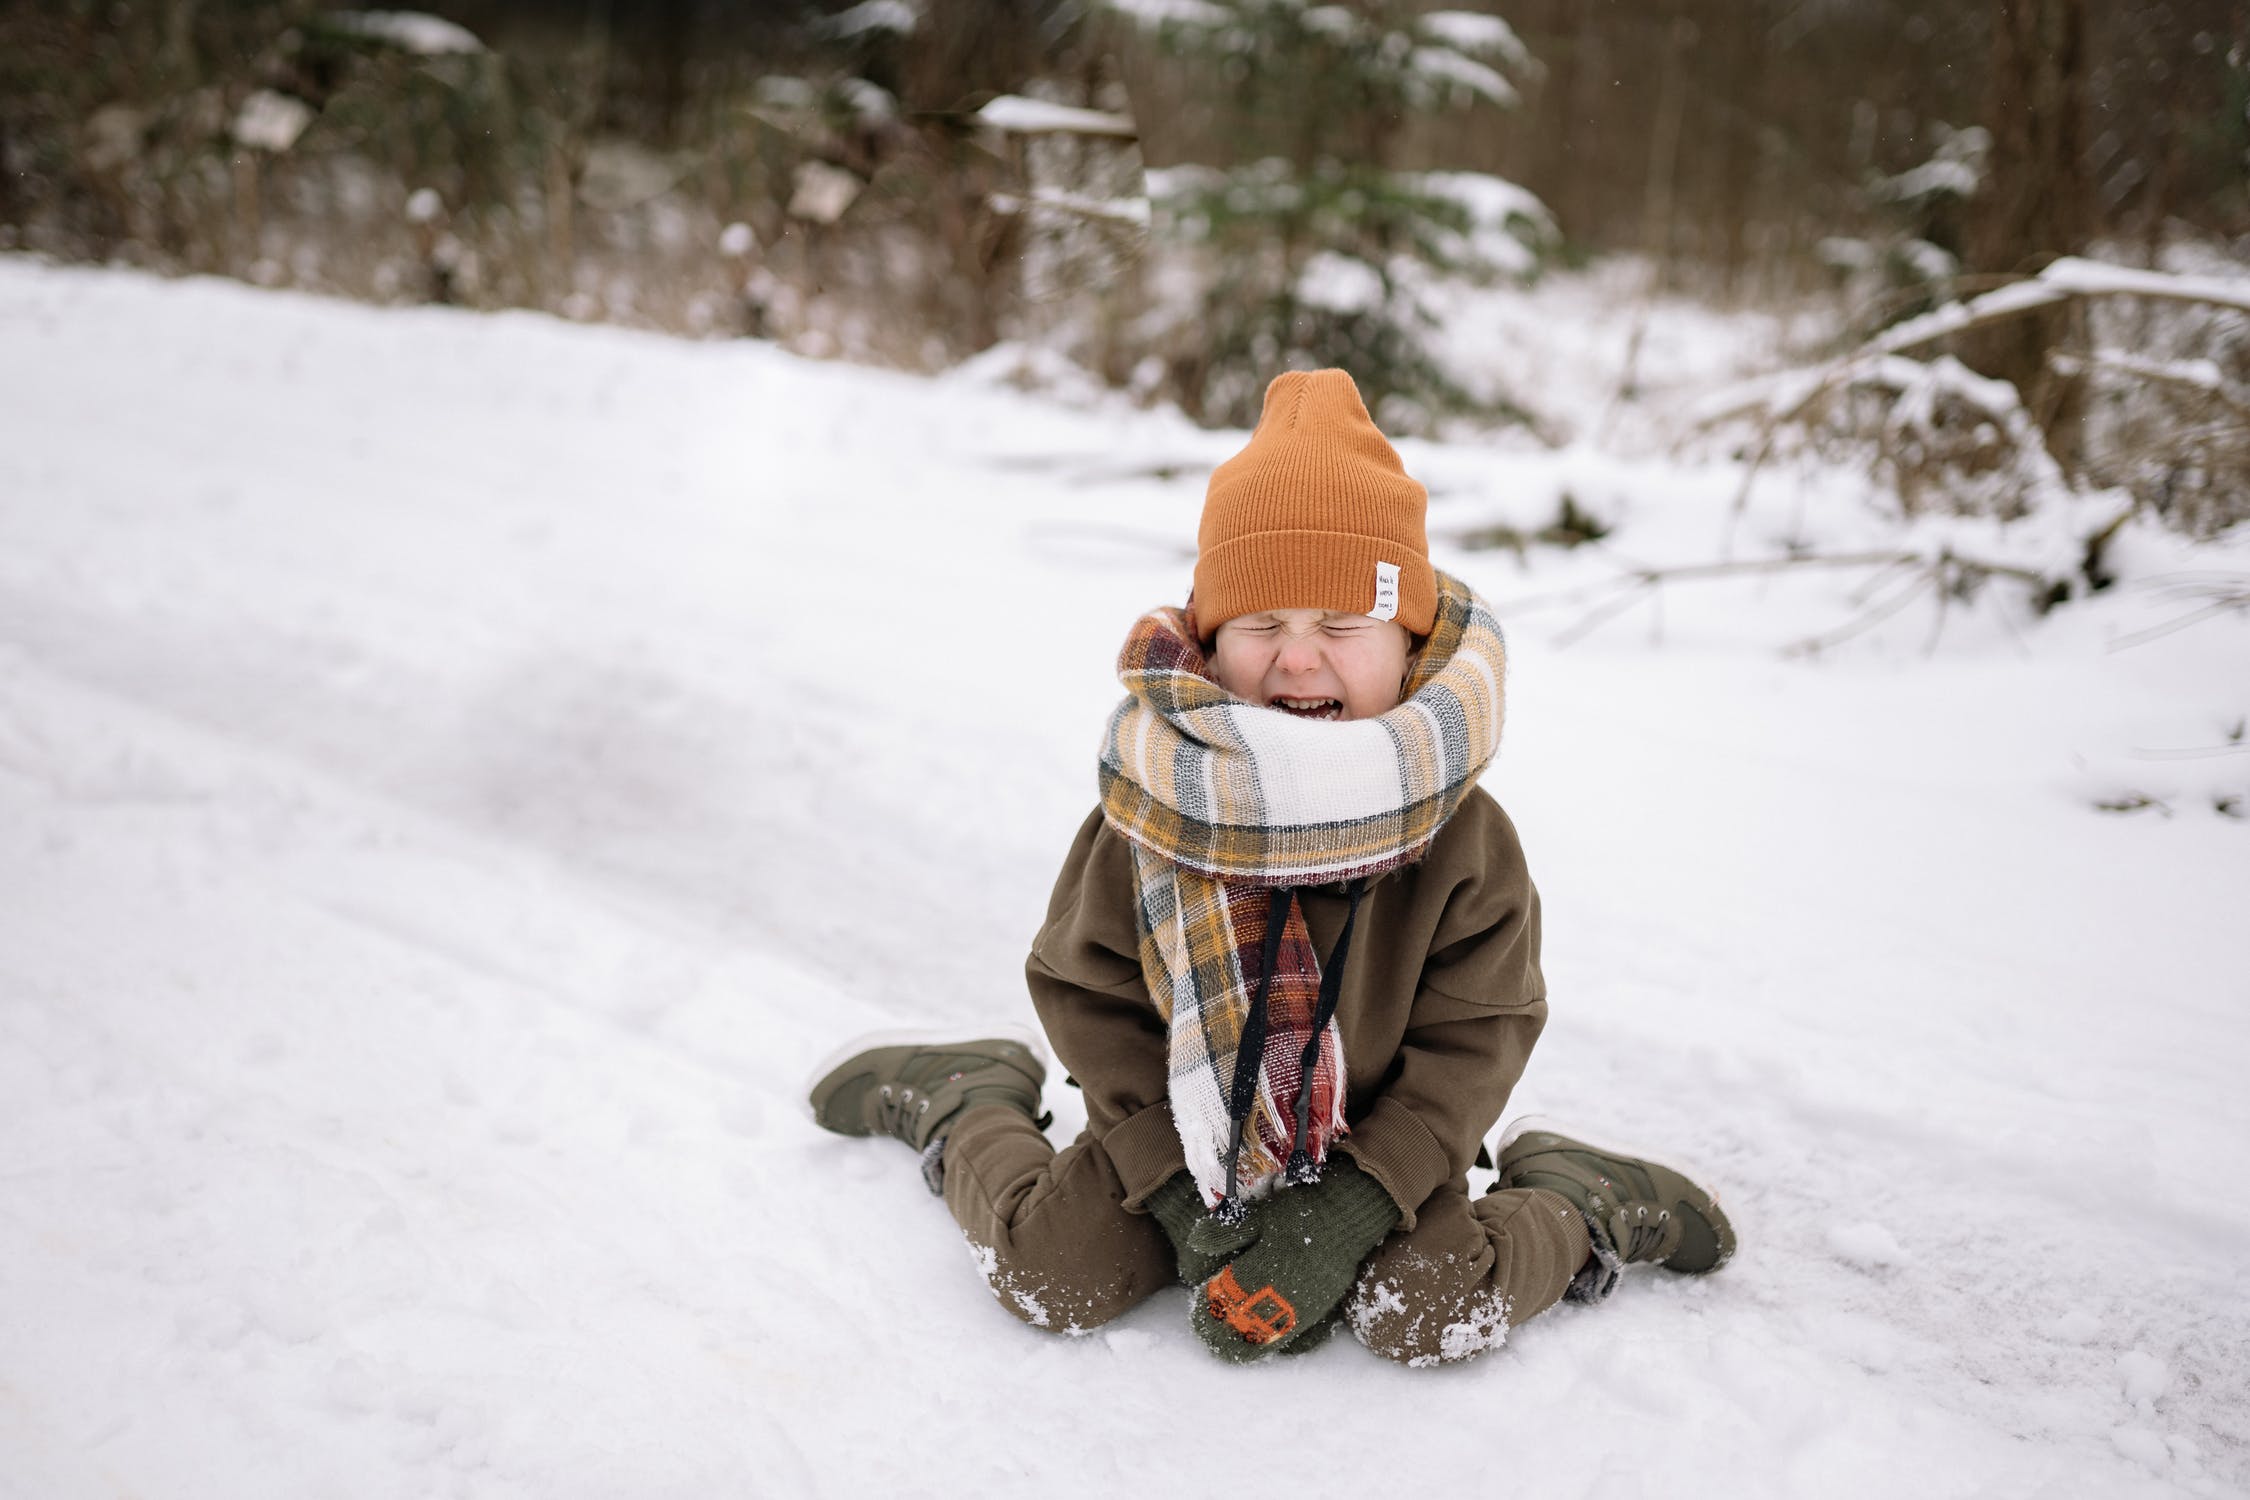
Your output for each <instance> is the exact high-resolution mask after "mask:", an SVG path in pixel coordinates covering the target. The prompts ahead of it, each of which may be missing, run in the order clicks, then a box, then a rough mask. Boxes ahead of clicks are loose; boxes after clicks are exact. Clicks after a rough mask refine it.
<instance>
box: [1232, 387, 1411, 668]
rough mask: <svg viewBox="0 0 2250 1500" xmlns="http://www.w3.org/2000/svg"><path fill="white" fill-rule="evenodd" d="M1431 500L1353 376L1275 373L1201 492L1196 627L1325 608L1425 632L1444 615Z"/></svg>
mask: <svg viewBox="0 0 2250 1500" xmlns="http://www.w3.org/2000/svg"><path fill="white" fill-rule="evenodd" d="M1428 509H1429V492H1428V491H1427V490H1425V489H1423V488H1422V486H1421V485H1419V484H1417V483H1415V482H1414V481H1413V480H1412V479H1409V478H1407V476H1406V467H1405V465H1403V464H1401V463H1400V462H1399V457H1398V452H1397V450H1396V449H1394V448H1392V447H1391V445H1390V443H1389V442H1388V441H1386V440H1385V439H1384V437H1383V434H1382V433H1381V432H1379V431H1377V430H1376V427H1375V420H1374V418H1372V417H1370V416H1368V414H1367V406H1366V404H1365V403H1364V402H1362V401H1361V400H1360V399H1359V387H1358V386H1355V385H1353V384H1352V378H1351V376H1349V375H1347V374H1345V373H1344V372H1343V371H1342V370H1312V371H1300V370H1292V371H1291V372H1290V373H1288V374H1286V375H1280V376H1276V377H1275V378H1274V382H1273V384H1271V385H1269V386H1267V387H1266V404H1265V409H1264V410H1263V411H1261V412H1260V413H1259V415H1258V425H1257V428H1256V430H1254V431H1253V432H1252V433H1251V434H1250V441H1249V443H1248V444H1247V445H1246V446H1245V447H1244V448H1243V450H1242V451H1241V452H1240V453H1237V454H1236V455H1235V456H1234V457H1232V458H1230V459H1228V460H1227V461H1226V462H1225V463H1223V464H1221V465H1219V467H1218V468H1217V469H1215V470H1214V471H1212V474H1211V487H1210V489H1209V490H1208V491H1207V492H1206V493H1205V495H1204V498H1203V525H1202V528H1201V529H1200V531H1198V533H1197V535H1196V556H1195V599H1194V612H1195V626H1196V630H1197V631H1198V632H1199V633H1200V634H1201V635H1202V636H1203V637H1204V639H1206V640H1208V639H1210V638H1211V636H1212V635H1214V634H1216V633H1217V631H1218V628H1219V627H1220V626H1221V625H1224V624H1225V623H1226V622H1227V621H1229V620H1231V619H1233V618H1235V616H1237V615H1247V614H1255V613H1257V612H1258V611H1260V610H1267V609H1324V610H1333V611H1336V612H1339V613H1343V614H1354V615H1373V616H1374V617H1375V618H1376V619H1378V620H1394V619H1395V620H1396V621H1398V623H1399V624H1401V625H1403V626H1405V627H1406V628H1407V630H1409V631H1410V632H1412V633H1413V634H1415V635H1427V634H1428V633H1429V630H1430V623H1431V621H1432V620H1433V619H1434V618H1435V617H1436V614H1437V575H1436V574H1435V573H1434V572H1432V571H1431V568H1430V548H1429V542H1428V540H1427V538H1426V536H1425V535H1424V532H1423V527H1422V518H1423V514H1424V512H1426V511H1427V510H1428Z"/></svg>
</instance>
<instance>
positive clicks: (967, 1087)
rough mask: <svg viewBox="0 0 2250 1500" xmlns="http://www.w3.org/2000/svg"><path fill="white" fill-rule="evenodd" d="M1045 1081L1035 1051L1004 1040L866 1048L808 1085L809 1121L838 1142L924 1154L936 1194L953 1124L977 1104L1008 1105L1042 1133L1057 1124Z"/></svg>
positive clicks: (926, 1177)
mask: <svg viewBox="0 0 2250 1500" xmlns="http://www.w3.org/2000/svg"><path fill="white" fill-rule="evenodd" d="M1046 1078H1047V1067H1046V1064H1044V1063H1042V1062H1041V1061H1040V1060H1039V1055H1038V1054H1037V1053H1036V1052H1034V1051H1032V1050H1031V1048H1029V1047H1027V1046H1025V1045H1024V1044H1023V1043H1022V1042H1018V1041H1012V1040H1009V1039H1007V1038H1003V1037H988V1038H986V1039H984V1040H982V1041H975V1042H952V1043H907V1044H904V1045H899V1046H889V1047H864V1048H860V1049H859V1050H856V1051H852V1052H850V1053H849V1054H848V1055H847V1056H846V1057H845V1058H844V1060H843V1061H842V1062H840V1063H838V1064H836V1065H835V1066H834V1067H832V1068H830V1069H829V1070H828V1071H827V1072H825V1073H823V1074H822V1075H821V1076H820V1078H819V1080H818V1081H817V1082H815V1083H814V1084H813V1086H812V1111H813V1119H814V1120H816V1121H818V1122H819V1124H820V1126H821V1128H822V1129H824V1130H833V1131H835V1132H836V1133H837V1134H838V1135H893V1136H897V1137H898V1138H899V1139H900V1140H902V1141H904V1142H906V1144H908V1145H909V1146H912V1147H913V1148H914V1149H915V1150H917V1151H919V1152H921V1153H922V1180H923V1181H924V1182H927V1183H928V1184H929V1185H930V1191H931V1192H933V1193H936V1192H941V1191H943V1183H944V1173H945V1136H946V1132H947V1131H948V1130H950V1129H951V1128H952V1125H953V1121H954V1118H955V1117H956V1116H958V1115H959V1114H960V1113H961V1112H962V1111H963V1110H967V1109H972V1108H974V1107H975V1106H977V1105H980V1104H1006V1105H1010V1106H1012V1107H1014V1108H1016V1109H1020V1110H1022V1111H1023V1112H1024V1114H1025V1115H1027V1116H1029V1117H1030V1119H1031V1120H1032V1122H1033V1123H1034V1124H1036V1125H1038V1126H1039V1128H1040V1129H1042V1130H1044V1129H1046V1127H1047V1126H1048V1124H1049V1123H1050V1122H1051V1121H1052V1120H1053V1119H1054V1116H1052V1115H1046V1114H1041V1113H1040V1110H1039V1088H1040V1085H1041V1084H1043V1083H1044V1082H1045V1081H1046Z"/></svg>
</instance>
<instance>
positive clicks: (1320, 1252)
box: [1191, 1155, 1399, 1362]
mask: <svg viewBox="0 0 2250 1500" xmlns="http://www.w3.org/2000/svg"><path fill="white" fill-rule="evenodd" d="M1398 1220H1399V1212H1398V1205H1397V1204H1395V1203H1393V1202H1392V1201H1391V1195H1390V1194H1389V1193H1387V1192H1385V1191H1384V1190H1383V1186H1382V1184H1381V1183H1379V1182H1377V1181H1376V1180H1375V1179H1374V1178H1372V1177H1370V1176H1368V1175H1367V1174H1366V1173H1365V1172H1363V1171H1361V1170H1360V1169H1359V1166H1358V1164H1357V1163H1355V1162H1354V1161H1352V1159H1351V1158H1350V1157H1348V1156H1343V1155H1337V1156H1333V1157H1330V1158H1329V1160H1328V1164H1327V1166H1326V1167H1325V1168H1324V1169H1323V1171H1322V1173H1321V1178H1320V1180H1319V1181H1318V1182H1313V1183H1307V1184H1305V1185H1304V1186H1302V1187H1293V1188H1284V1189H1282V1190H1281V1191H1280V1192H1277V1193H1275V1194H1274V1195H1273V1196H1272V1197H1271V1198H1268V1199H1265V1200H1264V1201H1262V1202H1259V1203H1256V1204H1253V1205H1252V1206H1251V1213H1250V1216H1249V1218H1248V1219H1247V1221H1246V1224H1245V1227H1248V1228H1253V1229H1255V1230H1256V1232H1257V1239H1256V1240H1255V1242H1253V1243H1252V1244H1251V1245H1250V1246H1249V1248H1247V1249H1245V1250H1243V1251H1242V1252H1241V1253H1240V1254H1238V1255H1236V1256H1235V1257H1234V1259H1233V1260H1232V1261H1230V1262H1228V1263H1227V1264H1226V1265H1223V1266H1221V1267H1220V1268H1219V1270H1218V1271H1217V1272H1216V1273H1215V1274H1214V1275H1212V1276H1211V1277H1210V1279H1209V1280H1207V1281H1206V1282H1205V1283H1204V1285H1203V1291H1202V1293H1201V1295H1200V1296H1199V1297H1198V1298H1197V1301H1196V1304H1195V1307H1194V1309H1193V1311H1192V1313H1191V1316H1192V1317H1193V1319H1194V1322H1195V1334H1196V1337H1197V1338H1200V1339H1201V1340H1203V1342H1204V1343H1205V1344H1207V1345H1209V1346H1210V1349H1211V1352H1212V1353H1214V1354H1216V1355H1218V1356H1219V1357H1220V1358H1221V1359H1228V1360H1235V1361H1238V1362H1247V1361H1250V1360H1255V1359H1263V1358H1264V1357H1265V1356H1267V1355H1269V1354H1277V1353H1286V1352H1288V1351H1289V1348H1290V1346H1291V1345H1292V1344H1294V1343H1295V1342H1297V1341H1298V1340H1300V1339H1303V1338H1305V1337H1307V1336H1308V1335H1311V1334H1313V1332H1314V1331H1315V1330H1316V1329H1319V1328H1322V1327H1323V1326H1325V1325H1326V1324H1327V1322H1328V1318H1329V1314H1331V1313H1333V1312H1334V1311H1335V1310H1336V1307H1337V1305H1338V1304H1340V1303H1341V1302H1342V1301H1343V1300H1344V1294H1345V1293H1346V1292H1349V1291H1350V1290H1351V1288H1352V1283H1353V1281H1355V1280H1356V1279H1357V1278H1358V1276H1359V1267H1360V1262H1362V1261H1364V1260H1366V1259H1367V1257H1368V1256H1369V1255H1370V1254H1372V1253H1373V1251H1374V1249H1375V1247H1376V1246H1377V1245H1380V1244H1381V1243H1382V1242H1383V1236H1385V1235H1387V1234H1389V1233H1390V1232H1391V1229H1392V1226H1394V1225H1396V1224H1397V1223H1398Z"/></svg>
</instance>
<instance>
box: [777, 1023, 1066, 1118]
mask: <svg viewBox="0 0 2250 1500" xmlns="http://www.w3.org/2000/svg"><path fill="white" fill-rule="evenodd" d="M960 1042H1014V1043H1016V1044H1017V1045H1018V1046H1020V1047H1022V1048H1023V1049H1024V1050H1025V1051H1027V1052H1029V1053H1030V1054H1031V1055H1032V1056H1033V1057H1035V1058H1037V1059H1038V1060H1039V1066H1040V1067H1041V1068H1042V1069H1045V1068H1051V1067H1052V1066H1053V1065H1054V1059H1053V1058H1051V1057H1049V1056H1048V1055H1047V1039H1046V1038H1045V1037H1043V1036H1041V1035H1040V1034H1039V1033H1037V1032H1035V1031H1032V1030H1031V1029H1030V1028H1028V1027H1024V1026H1017V1025H1013V1024H1009V1025H1004V1026H988V1027H985V1028H984V1029H982V1030H980V1031H978V1032H976V1033H975V1034H974V1035H971V1034H969V1032H968V1028H966V1027H962V1026H898V1027H892V1028H890V1029H888V1030H884V1031H869V1032H865V1033H863V1034H861V1035H859V1036H856V1037H854V1038H852V1040H850V1041H848V1042H845V1043H844V1044H843V1045H842V1046H840V1047H837V1048H836V1049H835V1050H834V1051H832V1052H830V1053H829V1054H828V1055H827V1056H826V1057H823V1058H822V1059H821V1060H820V1061H819V1062H818V1063H816V1064H814V1066H813V1070H812V1072H811V1073H809V1074H807V1075H806V1077H805V1081H804V1085H803V1086H802V1087H801V1088H799V1089H798V1090H797V1098H798V1099H799V1100H800V1101H801V1102H802V1107H803V1109H804V1111H805V1118H806V1119H808V1120H811V1121H813V1122H815V1123H816V1124H817V1123H818V1122H819V1120H820V1112H819V1111H818V1110H816V1109H815V1108H813V1102H812V1095H813V1090H814V1089H816V1088H818V1087H819V1086H820V1084H821V1083H822V1082H823V1081H824V1080H825V1079H826V1078H827V1077H828V1075H829V1074H831V1073H833V1072H835V1071H836V1070H837V1069H838V1068H840V1067H842V1066H843V1065H844V1064H845V1063H847V1062H849V1061H851V1059H853V1058H855V1057H857V1056H858V1055H859V1054H860V1053H862V1052H869V1051H872V1050H874V1049H875V1048H877V1047H946V1046H952V1045H954V1044H956V1043H960ZM1041 1082H1042V1083H1044V1082H1045V1079H1044V1078H1042V1079H1041Z"/></svg>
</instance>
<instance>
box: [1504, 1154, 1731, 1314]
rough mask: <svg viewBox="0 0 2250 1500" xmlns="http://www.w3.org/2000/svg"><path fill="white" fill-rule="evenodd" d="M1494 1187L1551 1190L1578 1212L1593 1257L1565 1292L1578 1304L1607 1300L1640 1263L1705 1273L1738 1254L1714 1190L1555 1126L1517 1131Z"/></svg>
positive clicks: (1698, 1274) (1657, 1164) (1670, 1169)
mask: <svg viewBox="0 0 2250 1500" xmlns="http://www.w3.org/2000/svg"><path fill="white" fill-rule="evenodd" d="M1494 1186H1495V1187H1503V1188H1545V1189H1546V1190H1547V1191H1548V1192H1551V1193H1556V1194H1559V1195H1561V1196H1562V1197H1563V1198H1566V1199H1568V1200H1569V1201H1570V1203H1571V1205H1572V1206H1573V1207H1575V1208H1576V1209H1577V1210H1578V1217H1579V1218H1580V1219H1582V1220H1583V1221H1584V1222H1585V1225H1586V1238H1587V1239H1588V1240H1589V1241H1591V1242H1592V1245H1593V1251H1594V1254H1593V1258H1592V1259H1591V1260H1589V1261H1587V1262H1586V1264H1585V1266H1584V1267H1583V1268H1582V1269H1581V1270H1580V1271H1579V1272H1578V1274H1577V1275H1576V1276H1575V1277H1573V1278H1572V1279H1571V1283H1570V1289H1569V1290H1568V1291H1566V1292H1565V1293H1563V1295H1564V1296H1565V1297H1566V1298H1568V1299H1569V1300H1570V1301H1572V1302H1599V1301H1601V1300H1602V1299H1603V1298H1605V1297H1607V1296H1608V1295H1609V1294H1610V1293H1611V1292H1613V1291H1615V1290H1617V1277H1618V1273H1619V1271H1621V1270H1622V1269H1623V1268H1624V1267H1625V1266H1628V1265H1631V1264H1633V1263H1635V1262H1638V1261H1651V1262H1654V1263H1655V1264H1657V1265H1660V1266H1662V1267H1664V1268H1665V1269H1666V1270H1669V1271H1683V1272H1686V1273H1688V1274H1689V1275H1696V1276H1700V1275H1702V1274H1704V1273H1705V1272H1709V1271H1716V1270H1717V1269H1719V1267H1721V1266H1723V1265H1725V1264H1726V1263H1727V1261H1728V1259H1729V1258H1730V1257H1731V1256H1733V1254H1734V1226H1733V1225H1732V1224H1729V1223H1728V1222H1727V1216H1726V1215H1725V1214H1723V1213H1721V1212H1720V1211H1719V1203H1718V1200H1717V1199H1716V1198H1714V1197H1713V1196H1712V1195H1711V1193H1710V1191H1709V1190H1708V1189H1706V1188H1703V1187H1700V1186H1698V1185H1697V1184H1696V1183H1694V1182H1692V1181H1690V1180H1689V1179H1688V1178H1687V1177H1685V1176H1683V1175H1682V1174H1681V1173H1679V1172H1676V1171H1674V1170H1673V1169H1672V1168H1670V1167H1667V1166H1663V1165H1661V1164H1659V1163H1657V1162H1653V1161H1644V1160H1642V1159H1641V1158H1639V1157H1637V1156H1626V1155H1624V1154H1622V1153H1620V1152H1614V1151H1604V1150H1601V1149H1598V1148H1596V1147H1593V1146H1589V1145H1587V1144H1586V1143H1585V1142H1584V1141H1578V1140H1572V1139H1571V1138H1570V1137H1569V1136H1566V1135H1558V1134H1556V1133H1555V1132H1554V1131H1551V1130H1546V1129H1539V1128H1527V1127H1526V1126H1525V1125H1523V1124H1518V1125H1516V1126H1515V1127H1514V1128H1513V1129H1511V1130H1510V1131H1509V1132H1508V1134H1507V1136H1506V1137H1505V1138H1504V1139H1502V1141H1501V1143H1500V1180H1499V1182H1498V1183H1496V1184H1494Z"/></svg>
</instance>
